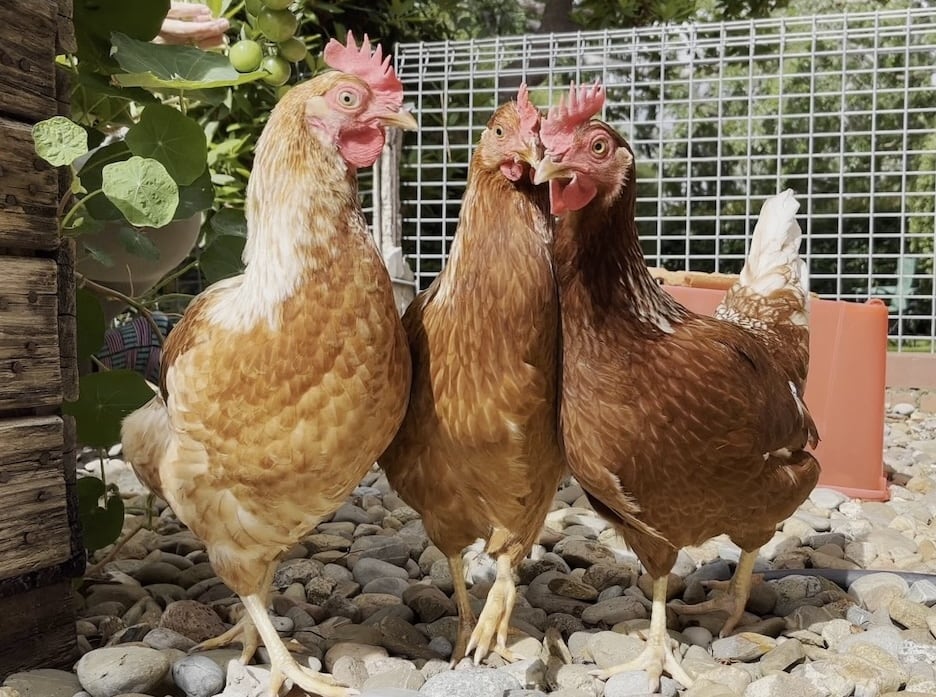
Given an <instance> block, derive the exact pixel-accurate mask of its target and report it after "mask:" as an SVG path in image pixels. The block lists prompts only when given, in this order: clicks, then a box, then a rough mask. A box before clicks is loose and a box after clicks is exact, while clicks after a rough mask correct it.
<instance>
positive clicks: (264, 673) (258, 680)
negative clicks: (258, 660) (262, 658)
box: [217, 661, 271, 697]
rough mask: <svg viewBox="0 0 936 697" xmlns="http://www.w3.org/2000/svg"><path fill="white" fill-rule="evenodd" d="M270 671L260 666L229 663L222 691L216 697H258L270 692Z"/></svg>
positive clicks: (235, 662) (237, 662) (238, 662)
mask: <svg viewBox="0 0 936 697" xmlns="http://www.w3.org/2000/svg"><path fill="white" fill-rule="evenodd" d="M270 677H271V676H270V671H269V670H268V669H266V668H263V667H261V666H245V665H241V663H240V661H231V662H230V664H228V667H227V679H226V682H225V685H224V691H223V692H221V694H219V695H218V696H217V697H259V696H260V695H268V694H269V692H270Z"/></svg>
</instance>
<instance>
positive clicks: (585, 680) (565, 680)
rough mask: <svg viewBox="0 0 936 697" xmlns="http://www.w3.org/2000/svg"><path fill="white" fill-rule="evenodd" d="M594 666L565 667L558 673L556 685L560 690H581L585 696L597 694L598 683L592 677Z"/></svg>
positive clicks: (573, 665) (576, 665) (575, 665)
mask: <svg viewBox="0 0 936 697" xmlns="http://www.w3.org/2000/svg"><path fill="white" fill-rule="evenodd" d="M592 670H594V667H592V666H583V665H579V664H575V663H574V664H572V665H564V666H561V667H560V668H559V670H557V671H556V675H555V683H556V687H557V688H559V689H560V690H581V691H582V692H584V693H585V694H589V695H594V694H596V685H598V684H599V683H598V681H597V680H596V679H595V678H594V677H593V676H592V675H591V671H592ZM553 694H555V693H553Z"/></svg>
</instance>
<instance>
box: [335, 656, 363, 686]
mask: <svg viewBox="0 0 936 697" xmlns="http://www.w3.org/2000/svg"><path fill="white" fill-rule="evenodd" d="M331 674H332V677H333V678H334V679H335V680H337V681H338V682H339V683H341V684H342V685H347V686H348V687H351V688H353V689H355V690H359V689H361V687H363V686H364V683H365V681H366V680H367V666H366V665H365V664H364V661H362V660H361V659H360V658H355V657H354V656H341V657H340V658H338V659H337V660H336V661H335V662H334V663H333V664H332V667H331Z"/></svg>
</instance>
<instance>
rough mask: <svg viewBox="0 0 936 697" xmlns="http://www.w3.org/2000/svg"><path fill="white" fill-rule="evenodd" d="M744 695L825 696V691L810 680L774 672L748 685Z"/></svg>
mask: <svg viewBox="0 0 936 697" xmlns="http://www.w3.org/2000/svg"><path fill="white" fill-rule="evenodd" d="M744 697H825V693H824V692H822V691H820V690H818V689H816V687H815V686H814V685H813V684H812V683H811V682H810V681H808V680H804V679H802V678H798V677H796V676H795V675H787V674H786V673H774V674H773V675H768V676H766V677H763V678H761V679H760V680H755V681H754V682H752V683H751V684H750V685H748V686H747V687H746V688H745V689H744Z"/></svg>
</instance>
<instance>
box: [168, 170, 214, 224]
mask: <svg viewBox="0 0 936 697" xmlns="http://www.w3.org/2000/svg"><path fill="white" fill-rule="evenodd" d="M214 194H215V191H214V184H212V183H211V172H210V171H209V170H208V168H207V167H206V168H205V171H204V172H202V173H201V176H200V177H199V178H198V179H196V180H195V181H194V182H192V183H191V184H189V185H188V186H180V187H179V205H178V207H177V208H176V212H175V215H174V216H173V218H172V219H173V220H184V219H185V218H191V217H192V216H193V215H195V214H196V213H200V212H201V211H205V210H208V209H209V208H211V206H212V204H213V203H214Z"/></svg>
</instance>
